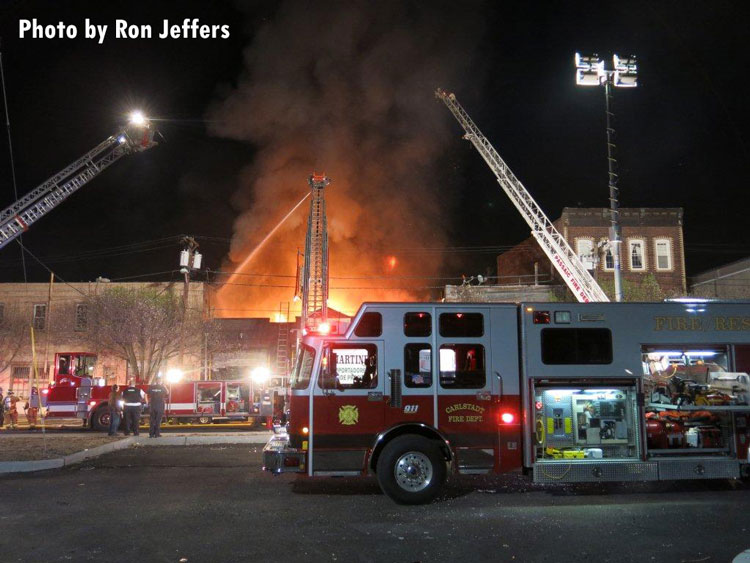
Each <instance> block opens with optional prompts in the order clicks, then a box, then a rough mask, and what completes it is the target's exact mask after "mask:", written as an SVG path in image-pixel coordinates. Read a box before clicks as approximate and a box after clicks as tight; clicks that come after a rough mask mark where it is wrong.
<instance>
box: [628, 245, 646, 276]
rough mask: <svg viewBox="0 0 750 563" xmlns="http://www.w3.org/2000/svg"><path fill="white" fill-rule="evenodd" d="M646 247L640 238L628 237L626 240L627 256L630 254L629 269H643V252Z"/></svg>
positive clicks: (644, 266)
mask: <svg viewBox="0 0 750 563" xmlns="http://www.w3.org/2000/svg"><path fill="white" fill-rule="evenodd" d="M645 247H646V245H645V244H643V240H642V239H630V240H629V241H628V256H630V269H631V270H645V269H646V256H645V254H644V252H643V250H644V248H645Z"/></svg>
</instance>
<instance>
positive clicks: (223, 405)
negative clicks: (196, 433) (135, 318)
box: [42, 352, 274, 430]
mask: <svg viewBox="0 0 750 563" xmlns="http://www.w3.org/2000/svg"><path fill="white" fill-rule="evenodd" d="M95 365H96V355H95V354H91V353H86V352H73V353H70V352H66V353H58V354H55V364H54V380H53V382H52V383H51V384H50V385H49V387H48V388H47V389H44V390H43V391H42V394H43V397H44V403H45V406H46V417H47V419H54V418H79V419H81V420H83V421H84V425H85V426H88V427H90V428H93V429H94V430H107V429H108V428H109V419H110V410H109V404H108V399H109V393H110V391H111V387H110V386H109V385H104V381H103V379H101V378H96V377H94V367H95ZM138 387H140V388H142V389H143V390H144V391H146V390H147V388H148V385H142V384H138ZM166 387H167V389H168V391H169V400H168V402H167V404H166V408H165V411H164V414H165V416H166V417H167V419H170V420H172V419H173V420H174V421H176V422H180V421H182V422H188V421H196V422H200V423H202V424H209V423H211V422H213V421H241V420H247V421H253V422H259V421H261V420H262V419H266V418H268V417H271V416H273V406H274V405H273V394H272V393H271V392H270V390H269V389H267V388H265V387H262V386H258V385H254V384H253V382H252V381H250V380H232V381H185V382H180V383H167V384H166Z"/></svg>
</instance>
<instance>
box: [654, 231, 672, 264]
mask: <svg viewBox="0 0 750 563" xmlns="http://www.w3.org/2000/svg"><path fill="white" fill-rule="evenodd" d="M654 256H656V269H657V270H660V271H668V270H671V269H672V241H671V240H669V239H665V238H658V239H656V240H654Z"/></svg>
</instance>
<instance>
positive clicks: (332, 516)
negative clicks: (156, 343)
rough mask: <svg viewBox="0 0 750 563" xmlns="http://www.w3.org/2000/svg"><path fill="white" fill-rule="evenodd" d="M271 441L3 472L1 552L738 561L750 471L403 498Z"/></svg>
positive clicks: (17, 555)
mask: <svg viewBox="0 0 750 563" xmlns="http://www.w3.org/2000/svg"><path fill="white" fill-rule="evenodd" d="M261 449H262V448H261V445H260V444H257V445H256V444H213V445H202V446H181V447H173V446H164V447H158V448H154V447H131V448H126V449H123V450H120V451H117V452H112V453H109V454H105V455H102V456H100V457H98V458H96V459H93V460H86V461H84V462H82V463H80V464H78V465H75V466H70V467H64V468H62V469H58V470H52V471H42V472H37V473H29V474H15V475H2V476H0V499H2V505H3V510H2V511H0V529H1V530H2V534H0V554H2V556H1V557H0V559H1V560H2V561H3V562H6V561H7V562H14V561H20V562H26V561H28V562H36V561H115V562H117V561H123V562H125V561H128V562H130V561H144V562H151V561H154V562H160V561H165V562H174V563H178V562H182V563H192V562H199V561H200V562H204V561H208V562H213V561H216V562H224V561H253V562H255V561H273V562H275V563H277V562H278V561H279V560H281V561H284V562H285V563H286V562H296V561H300V562H302V561H304V562H305V563H308V562H311V561H312V562H317V561H333V562H347V563H350V562H360V561H362V562H380V561H398V562H403V563H411V562H427V561H440V562H442V561H467V562H469V561H470V562H472V563H473V562H475V561H480V562H481V561H493V562H495V561H501V562H502V561H531V562H546V561H549V562H556V563H557V562H567V561H592V562H597V563H598V562H605V561H614V562H620V561H638V562H643V561H646V562H648V561H659V562H673V561H675V562H685V563H698V562H730V561H732V560H733V558H735V557H737V556H739V554H740V553H742V552H743V551H745V550H747V549H750V517H748V506H750V485H748V484H747V483H738V482H728V481H690V482H672V483H630V484H594V485H546V486H542V485H535V484H533V483H530V482H529V481H527V480H526V479H525V478H522V477H520V476H504V477H492V478H490V477H464V478H457V479H453V480H452V481H451V482H450V483H449V485H448V487H447V489H446V492H445V494H444V495H443V496H441V497H440V498H439V499H438V500H437V501H436V502H434V503H432V504H429V505H426V506H411V507H408V506H407V507H404V506H398V505H396V504H394V503H393V502H392V501H390V500H389V499H388V498H387V497H385V496H384V495H382V494H381V492H380V490H379V488H378V486H377V483H376V482H375V480H374V479H372V478H338V479H336V478H320V479H308V478H306V477H304V476H297V475H291V474H285V475H281V476H277V477H274V476H272V475H269V474H267V473H264V472H263V471H262V470H261V453H260V452H261Z"/></svg>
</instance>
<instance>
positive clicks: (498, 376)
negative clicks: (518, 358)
mask: <svg viewBox="0 0 750 563" xmlns="http://www.w3.org/2000/svg"><path fill="white" fill-rule="evenodd" d="M495 375H496V376H497V380H498V381H499V382H500V393H499V396H500V398H502V396H503V376H502V375H500V372H499V371H496V372H495Z"/></svg>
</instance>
